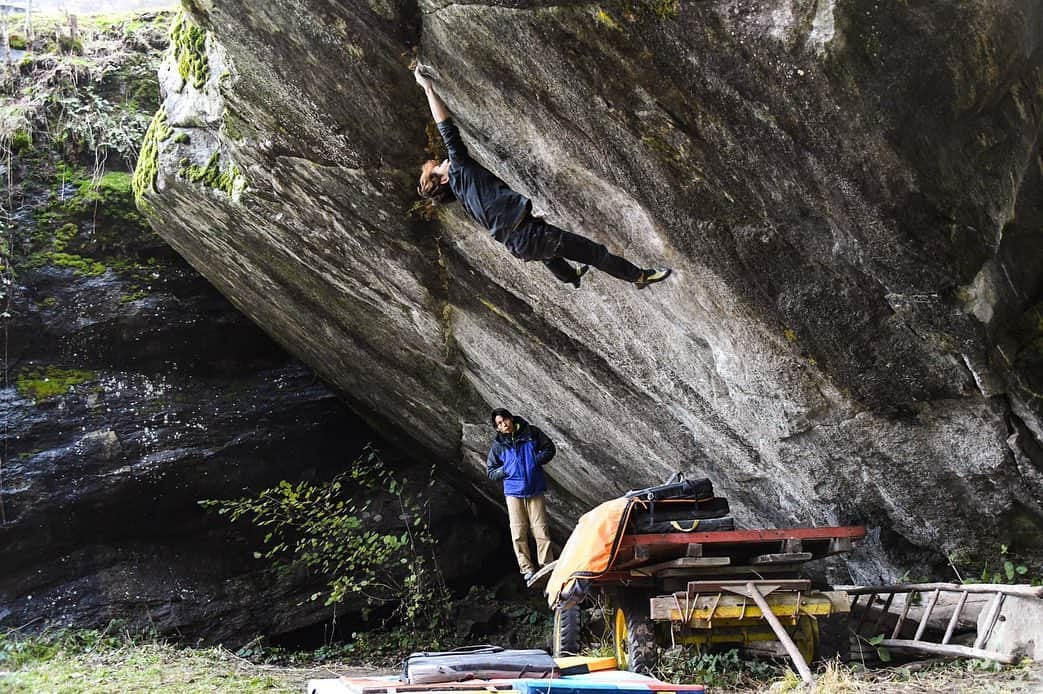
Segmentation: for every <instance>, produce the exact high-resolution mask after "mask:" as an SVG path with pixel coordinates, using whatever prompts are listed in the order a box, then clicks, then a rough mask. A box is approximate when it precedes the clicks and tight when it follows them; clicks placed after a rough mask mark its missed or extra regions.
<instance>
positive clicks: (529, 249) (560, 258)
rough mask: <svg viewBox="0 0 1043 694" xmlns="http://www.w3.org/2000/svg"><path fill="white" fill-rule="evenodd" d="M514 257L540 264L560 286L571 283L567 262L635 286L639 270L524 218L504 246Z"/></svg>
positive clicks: (573, 273) (586, 242)
mask: <svg viewBox="0 0 1043 694" xmlns="http://www.w3.org/2000/svg"><path fill="white" fill-rule="evenodd" d="M504 245H505V246H507V249H508V250H509V251H510V252H511V253H512V254H514V256H515V257H517V258H521V259H522V260H542V261H543V264H544V265H546V266H547V269H548V270H550V271H551V273H553V275H554V276H555V277H557V278H558V279H559V280H561V281H562V282H573V281H575V279H576V270H575V269H574V268H573V267H572V266H571V265H569V264H568V262H566V261H568V260H572V261H575V262H577V263H581V264H583V265H590V266H591V267H596V268H597V269H598V270H601V271H602V272H606V273H608V274H610V275H612V276H613V277H615V278H617V279H621V280H624V281H626V282H637V281H638V280H640V279H641V268H639V267H637V266H636V265H634V264H633V263H631V262H630V261H628V260H625V259H623V258H620V257H619V256H618V255H612V254H611V253H609V252H608V249H607V248H605V247H604V246H603V245H602V244H600V243H594V242H593V241H591V240H590V239H588V238H585V237H583V236H580V235H579V234H573V233H572V232H570V231H565V230H564V229H559V228H558V227H556V226H554V225H552V224H547V223H546V222H545V221H543V220H542V219H538V218H536V217H528V218H526V219H525V220H524V221H523V222H522V223H521V224H519V225H518V227H517V228H516V229H515V230H514V231H513V232H511V235H510V236H509V237H508V238H507V240H506V241H505V242H504Z"/></svg>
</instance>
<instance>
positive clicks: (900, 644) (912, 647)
mask: <svg viewBox="0 0 1043 694" xmlns="http://www.w3.org/2000/svg"><path fill="white" fill-rule="evenodd" d="M879 645H880V646H884V647H886V648H894V649H895V650H908V651H919V652H921V653H935V654H937V655H948V656H952V657H956V658H983V659H985V660H995V661H996V662H998V663H1003V664H1004V665H1013V664H1014V663H1015V662H1016V661H1017V658H1015V657H1014V656H1012V655H1007V654H1006V653H997V652H995V651H986V650H982V649H980V648H971V647H970V646H957V645H955V644H951V643H948V644H940V643H931V642H929V641H910V640H908V639H884V640H883V641H881V642H880V643H879Z"/></svg>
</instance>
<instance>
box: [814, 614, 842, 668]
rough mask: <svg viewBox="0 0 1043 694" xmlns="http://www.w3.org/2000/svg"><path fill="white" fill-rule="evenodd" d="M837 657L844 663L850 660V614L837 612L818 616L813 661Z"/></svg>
mask: <svg viewBox="0 0 1043 694" xmlns="http://www.w3.org/2000/svg"><path fill="white" fill-rule="evenodd" d="M835 658H839V659H840V662H842V663H846V662H848V661H849V660H851V614H850V613H848V612H838V613H836V614H832V615H830V616H828V617H819V618H818V648H816V649H815V661H816V662H821V661H825V660H833V659H835Z"/></svg>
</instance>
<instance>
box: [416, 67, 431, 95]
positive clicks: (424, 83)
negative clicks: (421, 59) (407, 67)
mask: <svg viewBox="0 0 1043 694" xmlns="http://www.w3.org/2000/svg"><path fill="white" fill-rule="evenodd" d="M423 68H424V66H423V65H421V64H420V63H417V64H416V69H415V70H413V77H415V78H416V83H417V84H419V85H420V86H421V87H423V88H424V89H430V88H431V86H432V83H431V78H430V77H428V76H426V75H425V74H424V73H423V72H422V70H423Z"/></svg>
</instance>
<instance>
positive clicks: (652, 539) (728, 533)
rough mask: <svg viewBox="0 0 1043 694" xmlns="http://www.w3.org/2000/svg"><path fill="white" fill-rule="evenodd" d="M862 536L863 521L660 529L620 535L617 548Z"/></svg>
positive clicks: (854, 537)
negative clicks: (713, 529) (822, 525)
mask: <svg viewBox="0 0 1043 694" xmlns="http://www.w3.org/2000/svg"><path fill="white" fill-rule="evenodd" d="M865 536H866V528H865V526H864V525H845V526H838V527H829V528H783V529H778V530H776V529H763V530H724V531H718V532H707V533H698V532H696V533H662V534H659V535H624V536H623V537H622V538H621V539H620V541H619V548H620V549H625V548H628V547H633V546H635V545H673V544H679V545H688V544H693V543H697V542H701V543H703V544H708V545H709V544H734V543H743V542H774V541H778V540H831V539H833V538H842V537H849V538H852V539H855V540H857V539H860V538H863V537H865Z"/></svg>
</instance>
